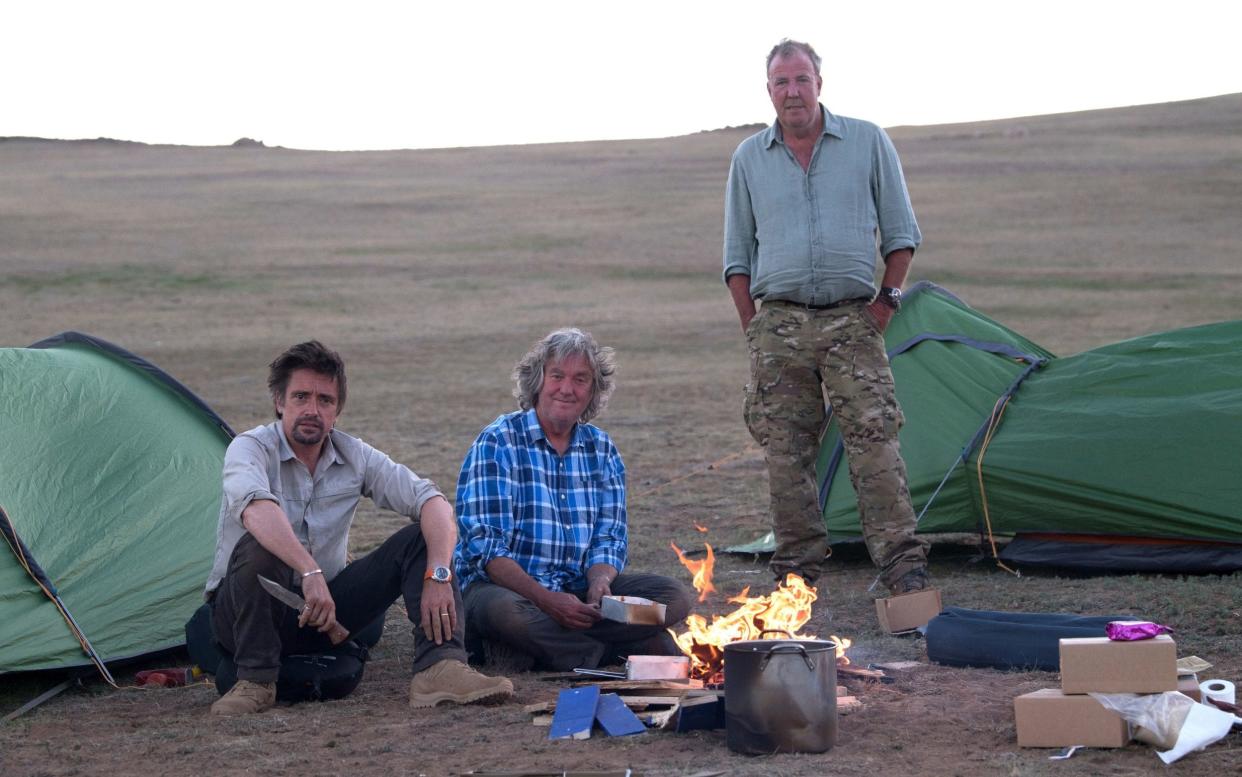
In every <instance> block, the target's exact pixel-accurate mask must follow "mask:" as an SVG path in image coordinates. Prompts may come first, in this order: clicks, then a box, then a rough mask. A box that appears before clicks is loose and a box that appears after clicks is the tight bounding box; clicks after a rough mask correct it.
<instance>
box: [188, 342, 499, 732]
mask: <svg viewBox="0 0 1242 777" xmlns="http://www.w3.org/2000/svg"><path fill="white" fill-rule="evenodd" d="M267 385H268V388H269V389H270V391H271V394H272V399H273V401H274V402H275V406H276V418H277V420H276V421H275V422H273V423H271V424H268V425H266V426H260V427H257V428H254V429H251V430H250V431H248V432H245V433H243V434H240V435H238V436H237V438H236V439H234V440H233V442H232V443H231V444H230V445H229V448H228V452H227V453H226V454H225V457H224V496H223V499H222V500H221V504H220V524H219V527H218V529H217V533H216V538H217V539H216V556H215V564H214V566H213V568H212V572H211V577H210V579H209V580H208V581H207V597H208V600H209V601H210V602H211V605H212V612H213V622H214V626H215V631H216V636H217V639H218V640H219V642H220V644H221V645H222V646H223V647H224V649H225V650H227V651H228V652H229V653H231V654H232V656H233V661H234V663H235V664H236V665H237V677H238V681H237V684H236V685H234V686H233V688H232V689H231V690H230V691H229V692H228V693H227V694H225V695H224V696H222V697H221V698H220V699H218V700H217V701H216V702H215V704H213V705H212V706H211V712H212V714H215V715H244V714H249V713H256V712H262V711H264V710H266V709H268V708H269V707H271V706H272V705H273V704H274V703H275V701H276V678H277V675H278V673H279V671H280V660H281V656H282V655H289V654H292V653H306V652H315V651H321V650H324V649H327V648H328V647H329V646H330V644H331V641H330V639H329V636H328V635H329V634H331V633H333V632H334V631H335V632H338V633H339V630H340V627H343V628H344V629H345V630H348V631H350V632H353V631H355V630H357V629H360V628H362V627H363V626H366V625H367V624H369V623H371V622H372V621H374V620H376V619H377V618H379V617H381V616H382V615H383V613H384V612H385V611H386V610H387V609H388V607H389V606H390V605H391V604H392V603H393V602H394V601H396V599H397V597H399V596H403V597H405V606H406V610H407V612H408V613H409V617H410V620H411V621H413V622H414V623H415V628H414V666H413V671H414V679H413V680H412V681H411V682H410V706H411V707H430V706H434V705H435V704H437V703H439V702H442V701H447V702H456V703H459V704H466V703H470V702H476V701H483V700H494V699H503V698H507V697H509V696H512V694H513V685H512V683H510V682H509V680H508V679H506V678H503V677H485V676H483V675H481V674H479V673H478V672H476V671H474V670H473V669H471V668H469V667H468V666H467V665H466V663H465V659H466V651H465V647H464V643H463V634H462V626H463V623H462V605H461V594H460V592H459V590H458V587H457V583H456V581H455V580H454V579H453V575H452V573H451V572H450V569H449V567H450V565H451V564H452V558H453V548H454V545H455V543H456V541H457V532H456V526H455V523H454V519H453V510H452V508H451V507H450V506H449V503H448V502H447V501H446V500H445V498H444V496H443V495H442V494H441V493H440V492H439V491H438V490H437V489H436V487H435V485H434V484H432V483H431V482H430V481H428V480H424V479H422V478H420V477H418V476H417V475H415V474H414V473H413V472H411V471H410V470H409V468H407V467H405V466H403V465H401V464H398V463H396V462H394V461H393V460H392V459H390V458H389V457H388V456H386V455H384V454H383V453H381V452H380V451H378V450H376V449H375V448H372V447H371V446H370V445H367V444H366V443H365V442H362V441H361V440H359V439H357V438H354V437H350V436H349V435H347V434H345V433H343V432H340V431H338V430H336V429H335V428H334V427H335V424H336V421H337V418H338V417H339V416H340V413H341V411H342V410H343V409H344V407H345V365H344V363H343V362H342V361H341V358H340V356H338V355H337V354H336V352H334V351H330V350H328V349H327V348H325V347H324V346H323V345H322V344H321V343H319V342H316V341H311V342H306V343H302V344H300V345H295V346H293V347H292V348H290V349H289V350H287V351H285V352H284V353H283V354H281V355H280V356H279V357H277V359H276V360H275V361H274V362H272V364H271V371H270V373H269V376H268V382H267ZM363 496H367V497H370V498H371V499H372V500H373V501H374V502H375V504H376V505H378V506H379V507H382V508H387V509H390V510H393V511H395V512H397V513H400V514H402V515H405V516H408V517H409V518H410V519H411V521H413V523H412V524H411V525H409V526H406V527H405V528H403V529H401V530H400V531H398V532H397V533H395V534H393V535H392V536H391V537H389V538H388V539H387V540H386V541H385V542H384V543H383V544H382V545H380V547H378V548H377V549H375V550H374V551H372V552H371V553H369V554H368V555H366V556H365V557H363V558H361V559H359V560H357V561H355V562H353V563H347V559H346V549H347V546H348V542H349V527H350V524H351V523H352V522H353V517H354V510H355V508H356V507H357V505H358V501H359V499H360V498H361V497H363ZM259 575H263V576H264V577H267V578H269V579H271V580H274V581H276V582H277V583H279V584H280V585H282V586H285V587H286V588H292V589H300V592H301V595H302V597H303V598H304V599H305V600H306V606H305V608H304V609H303V610H302V611H301V612H297V611H294V610H293V609H291V608H289V607H288V606H287V605H285V604H283V603H282V602H280V601H277V600H276V599H275V598H273V597H272V596H271V595H270V594H268V592H267V591H265V590H264V589H263V588H262V587H261V586H260V584H259V580H258V576H259ZM338 624H339V626H338Z"/></svg>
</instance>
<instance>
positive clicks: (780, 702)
mask: <svg viewBox="0 0 1242 777" xmlns="http://www.w3.org/2000/svg"><path fill="white" fill-rule="evenodd" d="M766 633H767V632H764V634H766ZM784 633H786V636H788V633H787V632H784ZM760 636H763V635H762V634H761V635H760ZM724 676H725V682H724V685H725V734H726V739H727V742H728V745H729V749H730V750H733V751H735V752H738V753H745V754H747V755H770V754H772V753H823V752H826V751H828V750H830V749H831V748H832V746H833V745H835V744H836V742H837V643H835V642H831V641H828V640H795V639H792V638H790V639H752V640H743V641H741V642H733V643H731V644H728V645H725V649H724Z"/></svg>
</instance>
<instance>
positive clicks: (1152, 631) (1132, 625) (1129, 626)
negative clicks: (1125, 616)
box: [1104, 621, 1173, 642]
mask: <svg viewBox="0 0 1242 777" xmlns="http://www.w3.org/2000/svg"><path fill="white" fill-rule="evenodd" d="M1104 633H1105V634H1107V635H1108V638H1109V639H1111V640H1113V641H1114V642H1123V641H1133V640H1137V639H1151V638H1152V637H1156V636H1159V635H1161V634H1172V633H1173V629H1171V628H1169V627H1168V626H1161V625H1160V624H1159V623H1151V622H1150V621H1110V622H1109V624H1108V625H1107V626H1105V627H1104Z"/></svg>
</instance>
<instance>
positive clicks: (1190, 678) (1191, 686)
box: [1177, 674, 1203, 702]
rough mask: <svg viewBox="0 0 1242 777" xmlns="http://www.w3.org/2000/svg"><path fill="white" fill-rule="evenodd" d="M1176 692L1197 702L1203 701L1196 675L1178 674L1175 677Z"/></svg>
mask: <svg viewBox="0 0 1242 777" xmlns="http://www.w3.org/2000/svg"><path fill="white" fill-rule="evenodd" d="M1177 690H1178V692H1180V693H1184V694H1186V695H1187V696H1189V697H1190V698H1192V699H1194V700H1195V701H1197V702H1202V701H1203V690H1202V689H1200V688H1199V675H1197V674H1179V675H1178V676H1177Z"/></svg>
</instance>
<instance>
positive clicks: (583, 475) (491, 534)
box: [457, 329, 691, 671]
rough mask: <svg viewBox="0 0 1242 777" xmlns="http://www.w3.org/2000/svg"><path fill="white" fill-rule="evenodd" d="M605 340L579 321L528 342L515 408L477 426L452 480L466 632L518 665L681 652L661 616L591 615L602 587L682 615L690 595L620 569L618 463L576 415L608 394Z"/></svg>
mask: <svg viewBox="0 0 1242 777" xmlns="http://www.w3.org/2000/svg"><path fill="white" fill-rule="evenodd" d="M615 369H616V367H615V364H614V362H613V350H612V349H611V348H601V347H600V346H599V345H597V344H596V342H595V339H594V338H593V337H591V335H589V334H587V333H586V332H582V331H580V330H578V329H560V330H557V331H555V332H552V333H551V334H549V335H548V336H547V337H545V338H543V340H541V341H540V342H538V343H537V344H536V345H535V347H534V348H533V349H532V350H531V351H530V353H528V354H526V356H525V357H524V358H523V359H522V360H521V361H520V362H518V365H517V367H515V368H514V370H513V378H514V381H515V382H516V386H515V388H514V390H513V394H514V396H515V397H516V398H517V400H518V405H519V406H520V407H521V410H519V411H517V412H514V413H509V414H507V415H502V416H500V417H499V418H497V419H496V420H495V421H493V422H492V423H491V424H489V425H488V426H487V427H486V428H485V429H483V431H482V432H481V433H480V434H479V437H478V439H476V440H475V442H474V445H473V446H471V448H470V452H469V453H468V454H467V455H466V460H465V462H464V463H463V464H462V468H461V477H460V478H459V479H458V481H457V520H458V524H459V527H460V534H461V546H460V549H459V553H458V561H457V572H458V575H459V576H460V578H461V581H462V583H461V585H462V589H463V590H464V592H465V593H464V596H465V602H466V633H467V634H468V635H469V636H470V638H471V641H474V640H475V639H477V640H480V641H481V642H482V643H483V646H484V647H485V650H484V652H485V653H486V654H489V656H490V657H492V658H496V657H498V656H501V655H503V656H504V657H505V658H507V659H509V662H510V663H511V664H512V665H513V666H515V667H520V668H524V669H530V668H534V667H536V666H539V667H544V668H548V669H552V670H556V671H567V670H570V669H574V668H576V667H587V668H594V667H598V666H600V665H607V664H611V663H614V662H615V661H617V660H618V659H620V658H621V657H622V656H626V655H629V654H631V653H633V654H641V655H680V654H681V651H680V650H679V649H678V648H677V644H676V642H674V641H673V638H672V636H671V635H670V634H669V632H668V630H667V629H666V628H664V626H645V625H631V624H626V623H618V622H615V621H608V620H602V619H601V615H600V607H599V605H600V599H601V598H602V597H604V596H609V595H616V596H640V597H643V598H646V599H651V600H654V601H656V602H660V603H662V604H664V605H665V606H666V611H665V621H664V623H665V625H672V624H675V623H679V622H680V621H681V620H683V619H684V618H685V617H686V614H687V613H689V611H690V602H691V598H690V592H689V591H688V590H687V588H686V587H685V586H684V585H682V584H681V583H679V582H677V581H676V580H672V579H670V578H667V577H662V576H660V575H651V574H642V573H636V572H625V571H623V570H624V569H625V561H626V553H627V546H628V535H627V529H626V513H625V466H624V465H623V464H622V463H621V455H620V454H619V453H618V452H617V449H616V446H614V445H613V444H612V440H611V439H610V438H609V437H608V434H607V433H606V432H604V431H603V430H602V429H599V428H598V427H595V426H592V425H591V424H589V423H587V422H588V421H590V420H591V419H592V418H594V417H595V416H596V415H597V414H598V413H599V412H600V411H602V410H603V409H604V406H605V405H606V404H607V403H608V397H609V395H611V394H612V390H613V373H614V371H615Z"/></svg>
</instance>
